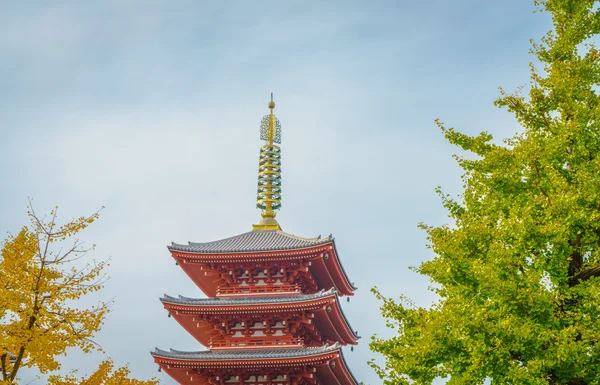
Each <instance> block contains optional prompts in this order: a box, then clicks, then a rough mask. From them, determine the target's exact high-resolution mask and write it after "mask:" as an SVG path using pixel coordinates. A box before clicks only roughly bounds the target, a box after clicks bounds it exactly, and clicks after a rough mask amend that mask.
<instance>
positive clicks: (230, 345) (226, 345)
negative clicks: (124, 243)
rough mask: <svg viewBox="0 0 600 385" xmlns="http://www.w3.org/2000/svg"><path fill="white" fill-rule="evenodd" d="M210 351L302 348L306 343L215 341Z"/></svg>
mask: <svg viewBox="0 0 600 385" xmlns="http://www.w3.org/2000/svg"><path fill="white" fill-rule="evenodd" d="M208 347H209V349H211V350H219V349H257V348H302V347H304V341H303V340H302V339H301V338H297V337H293V338H285V339H279V338H261V339H258V338H252V339H243V340H241V339H240V340H231V339H222V340H213V341H211V342H210V344H209V346H208Z"/></svg>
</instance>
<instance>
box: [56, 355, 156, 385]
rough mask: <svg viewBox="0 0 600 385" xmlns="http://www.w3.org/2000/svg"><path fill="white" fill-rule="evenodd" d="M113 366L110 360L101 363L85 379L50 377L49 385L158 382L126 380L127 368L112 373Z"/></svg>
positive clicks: (144, 384)
mask: <svg viewBox="0 0 600 385" xmlns="http://www.w3.org/2000/svg"><path fill="white" fill-rule="evenodd" d="M113 369H114V364H113V362H112V361H111V360H106V361H103V362H102V363H101V364H100V366H99V367H98V369H97V370H96V371H95V372H94V373H92V374H91V375H90V376H89V377H87V378H80V379H78V378H76V377H74V375H73V374H71V375H69V376H65V377H62V376H51V377H50V378H49V379H48V384H49V385H156V384H158V380H156V379H153V380H149V381H140V380H136V379H131V378H128V376H129V369H128V368H127V367H122V368H118V369H117V370H115V371H113Z"/></svg>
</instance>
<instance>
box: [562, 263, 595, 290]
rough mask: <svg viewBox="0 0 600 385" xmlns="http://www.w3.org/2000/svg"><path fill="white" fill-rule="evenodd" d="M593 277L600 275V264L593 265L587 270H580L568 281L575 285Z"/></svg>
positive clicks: (571, 285) (570, 284)
mask: <svg viewBox="0 0 600 385" xmlns="http://www.w3.org/2000/svg"><path fill="white" fill-rule="evenodd" d="M593 277H600V265H593V266H591V267H589V268H587V269H585V270H581V271H579V272H578V273H577V274H575V275H574V276H572V277H571V278H569V280H568V281H567V283H568V284H569V287H573V286H575V285H577V284H579V283H581V282H584V281H587V280H588V279H590V278H593Z"/></svg>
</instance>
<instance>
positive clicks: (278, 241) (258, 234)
mask: <svg viewBox="0 0 600 385" xmlns="http://www.w3.org/2000/svg"><path fill="white" fill-rule="evenodd" d="M332 240H333V237H332V236H331V235H330V236H328V237H325V238H321V237H320V236H319V237H316V238H303V237H299V236H297V235H294V234H289V233H286V232H283V231H279V230H270V231H249V232H247V233H244V234H240V235H236V236H234V237H230V238H225V239H221V240H218V241H214V242H205V243H197V242H188V244H187V245H181V244H177V243H174V242H173V243H172V244H171V246H168V248H169V250H177V251H187V252H192V253H207V254H210V253H243V252H253V251H275V250H294V249H304V248H308V247H312V246H319V245H323V244H326V243H329V242H331V241H332Z"/></svg>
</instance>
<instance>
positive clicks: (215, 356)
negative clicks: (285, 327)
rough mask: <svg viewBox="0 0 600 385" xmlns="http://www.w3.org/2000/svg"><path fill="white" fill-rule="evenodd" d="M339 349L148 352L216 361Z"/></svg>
mask: <svg viewBox="0 0 600 385" xmlns="http://www.w3.org/2000/svg"><path fill="white" fill-rule="evenodd" d="M336 350H340V345H339V344H338V343H335V344H333V345H323V346H319V347H314V348H300V349H274V350H215V351H211V350H200V351H195V352H188V351H181V350H175V349H169V351H166V350H162V349H159V348H155V349H154V352H150V354H152V355H153V356H156V357H162V358H173V359H177V360H193V361H204V360H206V361H217V360H236V361H238V360H239V361H241V360H267V359H274V358H296V357H310V356H314V355H317V354H323V353H330V352H333V351H336Z"/></svg>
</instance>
